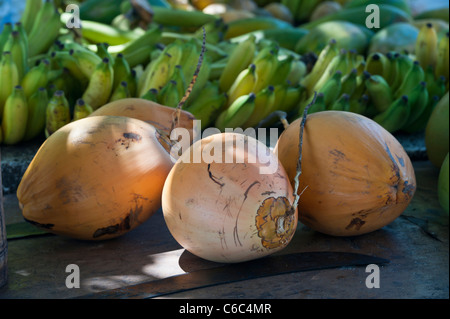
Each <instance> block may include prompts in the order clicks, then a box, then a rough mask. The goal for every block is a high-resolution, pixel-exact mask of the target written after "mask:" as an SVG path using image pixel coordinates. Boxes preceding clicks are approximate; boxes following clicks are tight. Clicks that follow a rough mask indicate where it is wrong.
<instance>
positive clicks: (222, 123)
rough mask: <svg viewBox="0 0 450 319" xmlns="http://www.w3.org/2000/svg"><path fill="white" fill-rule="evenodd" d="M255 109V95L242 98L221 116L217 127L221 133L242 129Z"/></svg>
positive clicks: (251, 94) (218, 118)
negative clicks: (226, 130) (227, 130)
mask: <svg viewBox="0 0 450 319" xmlns="http://www.w3.org/2000/svg"><path fill="white" fill-rule="evenodd" d="M254 109H255V94H253V93H250V94H247V95H242V96H240V97H239V98H238V99H237V100H236V101H234V102H233V104H231V105H230V107H228V108H227V109H226V110H224V111H223V112H222V113H220V114H219V116H218V117H217V120H216V123H215V126H216V128H218V129H219V130H221V131H225V129H227V128H232V129H234V128H238V127H242V126H243V125H244V124H245V122H247V120H248V119H249V118H250V116H251V115H252V113H253V110H254Z"/></svg>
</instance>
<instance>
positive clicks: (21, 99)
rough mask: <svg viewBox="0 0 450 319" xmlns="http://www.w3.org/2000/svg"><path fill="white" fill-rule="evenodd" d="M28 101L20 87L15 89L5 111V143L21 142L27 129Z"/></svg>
mask: <svg viewBox="0 0 450 319" xmlns="http://www.w3.org/2000/svg"><path fill="white" fill-rule="evenodd" d="M27 118H28V106H27V99H26V97H25V94H24V92H23V89H22V87H21V86H20V85H17V86H15V87H14V89H13V91H12V93H11V95H10V96H9V97H8V99H7V100H6V103H5V107H4V109H3V118H2V137H3V143H4V144H7V145H13V144H17V143H19V142H21V141H22V140H23V138H24V136H25V133H26V129H27Z"/></svg>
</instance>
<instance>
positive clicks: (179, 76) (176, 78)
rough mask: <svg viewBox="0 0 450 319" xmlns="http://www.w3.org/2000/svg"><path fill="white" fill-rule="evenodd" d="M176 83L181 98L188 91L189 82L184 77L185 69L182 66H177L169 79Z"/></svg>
mask: <svg viewBox="0 0 450 319" xmlns="http://www.w3.org/2000/svg"><path fill="white" fill-rule="evenodd" d="M169 80H170V81H173V82H175V83H176V89H177V95H178V96H179V97H180V98H181V97H183V95H184V93H185V92H186V90H187V82H186V79H185V77H184V72H183V67H182V66H181V65H176V66H175V69H174V71H173V73H172V76H171V77H170V79H169Z"/></svg>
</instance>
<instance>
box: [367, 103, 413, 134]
mask: <svg viewBox="0 0 450 319" xmlns="http://www.w3.org/2000/svg"><path fill="white" fill-rule="evenodd" d="M410 111H411V108H410V104H409V99H408V97H407V96H406V95H403V96H401V97H400V98H398V99H397V100H395V101H394V102H392V104H391V105H390V106H389V107H388V108H387V109H386V110H385V111H384V112H382V113H379V114H377V115H376V116H375V117H374V118H373V120H374V121H375V122H377V123H378V124H380V125H381V126H382V127H384V128H385V129H386V130H387V131H388V132H390V133H395V132H397V131H399V130H400V129H401V128H402V127H404V126H405V124H406V122H407V121H408V117H409V114H410Z"/></svg>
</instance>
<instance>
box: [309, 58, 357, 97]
mask: <svg viewBox="0 0 450 319" xmlns="http://www.w3.org/2000/svg"><path fill="white" fill-rule="evenodd" d="M347 59H348V56H347V51H346V50H340V52H339V54H338V55H337V56H335V57H334V58H333V59H332V60H331V61H330V63H329V64H328V66H327V67H326V69H325V71H324V72H323V74H322V76H321V77H320V79H319V80H318V81H317V82H316V83H315V85H314V87H313V90H308V92H309V95H311V96H312V95H313V92H319V91H320V89H321V88H322V87H323V86H324V85H325V83H326V82H327V81H328V80H330V78H332V77H333V76H334V74H335V73H336V71H340V72H341V74H342V73H343V72H345V70H346V69H347V62H348V61H347ZM325 98H326V97H325Z"/></svg>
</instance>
